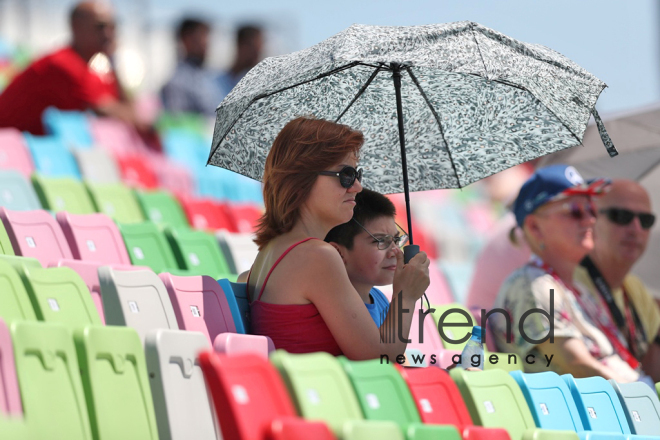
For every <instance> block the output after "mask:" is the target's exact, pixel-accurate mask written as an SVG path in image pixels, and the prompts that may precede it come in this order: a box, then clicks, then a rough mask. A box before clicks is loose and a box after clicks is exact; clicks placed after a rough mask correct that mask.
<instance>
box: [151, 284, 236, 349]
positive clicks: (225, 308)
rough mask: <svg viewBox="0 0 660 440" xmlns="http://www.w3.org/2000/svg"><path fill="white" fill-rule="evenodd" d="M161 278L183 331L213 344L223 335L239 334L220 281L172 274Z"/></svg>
mask: <svg viewBox="0 0 660 440" xmlns="http://www.w3.org/2000/svg"><path fill="white" fill-rule="evenodd" d="M158 276H159V277H160V279H161V281H162V282H163V285H164V286H165V289H167V293H168V295H169V297H170V301H171V303H172V308H173V309H174V315H175V316H176V320H177V322H178V323H179V328H181V330H189V331H197V332H200V333H202V334H204V336H206V339H207V341H208V343H209V344H212V343H213V340H214V339H215V338H216V336H218V335H219V334H221V333H225V332H232V333H235V332H236V325H235V324H234V317H233V316H232V314H231V310H230V308H229V304H228V302H227V298H226V297H225V294H224V292H223V290H222V288H221V287H220V285H219V284H218V282H217V281H216V280H214V279H213V278H211V277H208V276H189V277H180V276H175V275H172V274H170V273H161V274H160V275H158Z"/></svg>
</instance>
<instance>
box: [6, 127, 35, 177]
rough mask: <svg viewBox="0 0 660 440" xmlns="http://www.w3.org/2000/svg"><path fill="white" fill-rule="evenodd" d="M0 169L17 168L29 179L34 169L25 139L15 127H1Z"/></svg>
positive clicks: (16, 169)
mask: <svg viewBox="0 0 660 440" xmlns="http://www.w3.org/2000/svg"><path fill="white" fill-rule="evenodd" d="M0 170H15V171H18V172H19V173H21V174H22V175H23V177H25V178H27V179H29V178H30V175H31V174H32V172H33V171H34V164H33V163H32V156H30V151H29V150H28V148H27V145H26V143H25V139H24V138H23V135H22V134H21V132H20V131H18V130H16V129H15V128H0Z"/></svg>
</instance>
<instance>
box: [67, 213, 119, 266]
mask: <svg viewBox="0 0 660 440" xmlns="http://www.w3.org/2000/svg"><path fill="white" fill-rule="evenodd" d="M56 218H57V222H58V223H59V224H60V226H61V228H62V232H63V233H64V236H65V237H66V240H67V242H68V243H69V247H70V248H71V253H72V254H73V257H74V258H75V259H77V260H84V261H96V262H99V263H103V264H125V265H130V264H131V259H130V258H129V256H128V252H127V251H126V246H125V245H124V240H123V238H122V236H121V234H120V233H119V229H117V225H116V224H115V222H114V221H112V219H111V218H110V217H108V216H107V215H105V214H87V215H74V214H69V213H67V212H58V213H57V216H56Z"/></svg>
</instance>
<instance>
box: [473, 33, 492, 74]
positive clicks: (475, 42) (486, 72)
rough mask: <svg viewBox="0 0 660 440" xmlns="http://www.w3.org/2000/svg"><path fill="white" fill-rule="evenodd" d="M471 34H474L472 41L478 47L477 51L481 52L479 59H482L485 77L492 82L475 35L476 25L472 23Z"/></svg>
mask: <svg viewBox="0 0 660 440" xmlns="http://www.w3.org/2000/svg"><path fill="white" fill-rule="evenodd" d="M470 33H471V34H472V39H473V40H474V44H475V46H477V51H478V52H479V58H481V64H483V65H484V75H485V76H486V79H487V80H490V79H489V78H488V69H487V68H486V61H485V60H484V55H483V54H482V53H481V47H479V42H478V41H477V36H476V35H475V33H474V23H471V26H470Z"/></svg>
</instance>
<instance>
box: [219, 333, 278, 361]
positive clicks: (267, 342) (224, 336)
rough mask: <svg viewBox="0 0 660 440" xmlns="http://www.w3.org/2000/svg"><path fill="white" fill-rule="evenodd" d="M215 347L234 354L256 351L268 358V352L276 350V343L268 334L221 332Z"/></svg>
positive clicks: (221, 351)
mask: <svg viewBox="0 0 660 440" xmlns="http://www.w3.org/2000/svg"><path fill="white" fill-rule="evenodd" d="M213 349H214V350H215V351H216V352H217V353H224V354H228V355H232V356H233V355H236V354H243V353H254V354H257V355H259V356H262V357H263V358H264V359H268V354H269V353H270V352H272V351H275V345H274V344H273V341H272V339H270V338H269V337H268V336H261V335H243V334H240V333H220V334H219V335H218V336H217V337H216V338H215V339H214V341H213Z"/></svg>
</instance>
